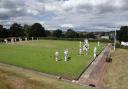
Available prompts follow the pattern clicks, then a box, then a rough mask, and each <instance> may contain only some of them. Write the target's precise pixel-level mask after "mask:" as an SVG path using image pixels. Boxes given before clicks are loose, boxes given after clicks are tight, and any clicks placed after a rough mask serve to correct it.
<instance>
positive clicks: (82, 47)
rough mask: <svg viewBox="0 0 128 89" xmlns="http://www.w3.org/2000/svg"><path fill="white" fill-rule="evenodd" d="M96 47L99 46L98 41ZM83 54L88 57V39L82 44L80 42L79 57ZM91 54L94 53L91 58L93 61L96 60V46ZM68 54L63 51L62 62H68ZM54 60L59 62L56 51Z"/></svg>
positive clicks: (66, 51)
mask: <svg viewBox="0 0 128 89" xmlns="http://www.w3.org/2000/svg"><path fill="white" fill-rule="evenodd" d="M98 46H99V41H98ZM83 52H85V54H86V55H88V53H89V42H88V39H85V40H84V43H83V44H82V42H81V41H80V48H79V55H82V54H83ZM93 53H94V55H93V57H94V59H95V58H96V54H97V48H96V46H95V47H94V50H93ZM68 54H69V51H68V49H66V50H64V61H67V60H68V58H69V55H68ZM55 60H56V61H58V60H59V52H58V51H56V52H55Z"/></svg>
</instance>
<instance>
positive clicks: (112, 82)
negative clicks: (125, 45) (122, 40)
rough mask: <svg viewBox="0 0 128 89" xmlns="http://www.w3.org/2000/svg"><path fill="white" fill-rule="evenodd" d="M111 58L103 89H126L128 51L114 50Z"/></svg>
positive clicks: (127, 83)
mask: <svg viewBox="0 0 128 89" xmlns="http://www.w3.org/2000/svg"><path fill="white" fill-rule="evenodd" d="M111 56H112V63H110V64H109V70H108V71H107V75H106V78H105V87H106V88H105V89H128V49H116V51H115V52H112V55H111Z"/></svg>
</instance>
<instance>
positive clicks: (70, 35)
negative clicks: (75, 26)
mask: <svg viewBox="0 0 128 89" xmlns="http://www.w3.org/2000/svg"><path fill="white" fill-rule="evenodd" d="M65 37H67V38H77V37H78V33H77V32H75V31H74V30H72V29H68V30H67V32H66V33H65Z"/></svg>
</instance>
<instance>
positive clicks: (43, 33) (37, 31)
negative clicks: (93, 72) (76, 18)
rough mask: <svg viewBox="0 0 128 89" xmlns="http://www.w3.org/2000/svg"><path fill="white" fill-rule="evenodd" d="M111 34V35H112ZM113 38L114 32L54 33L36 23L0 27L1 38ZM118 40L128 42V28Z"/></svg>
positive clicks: (58, 31)
mask: <svg viewBox="0 0 128 89" xmlns="http://www.w3.org/2000/svg"><path fill="white" fill-rule="evenodd" d="M110 34H111V35H110ZM104 35H107V36H111V37H110V39H111V40H113V38H114V32H76V31H74V30H73V29H67V31H66V32H63V31H62V30H61V29H56V30H54V31H51V30H46V29H45V28H44V27H43V26H42V25H41V24H40V23H34V24H32V25H27V24H26V25H24V26H22V25H21V24H18V23H13V24H12V25H11V26H10V28H9V29H7V28H4V27H3V26H2V25H0V38H8V37H45V38H53V39H54V38H59V39H60V38H91V39H99V38H100V36H104ZM117 39H118V40H119V41H128V26H122V27H121V28H120V30H119V31H117Z"/></svg>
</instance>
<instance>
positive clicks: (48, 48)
mask: <svg viewBox="0 0 128 89" xmlns="http://www.w3.org/2000/svg"><path fill="white" fill-rule="evenodd" d="M89 45H90V47H89V53H88V55H86V52H82V55H79V46H80V43H79V41H61V40H35V41H24V42H16V43H15V44H0V62H3V63H7V64H12V65H16V66H20V67H23V68H29V69H33V70H36V71H40V72H43V73H47V74H52V75H56V76H61V77H63V78H66V79H71V80H73V79H78V78H79V76H80V75H81V73H82V72H83V70H85V68H86V67H87V66H88V65H89V63H90V62H91V61H92V60H93V49H94V47H95V46H96V47H97V54H99V53H100V52H101V51H102V50H103V48H104V47H105V44H103V43H100V46H97V42H89ZM65 49H68V51H69V53H68V56H69V58H68V60H67V62H65V61H64V50H65ZM56 51H58V52H59V60H58V61H55V55H54V53H55V52H56Z"/></svg>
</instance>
